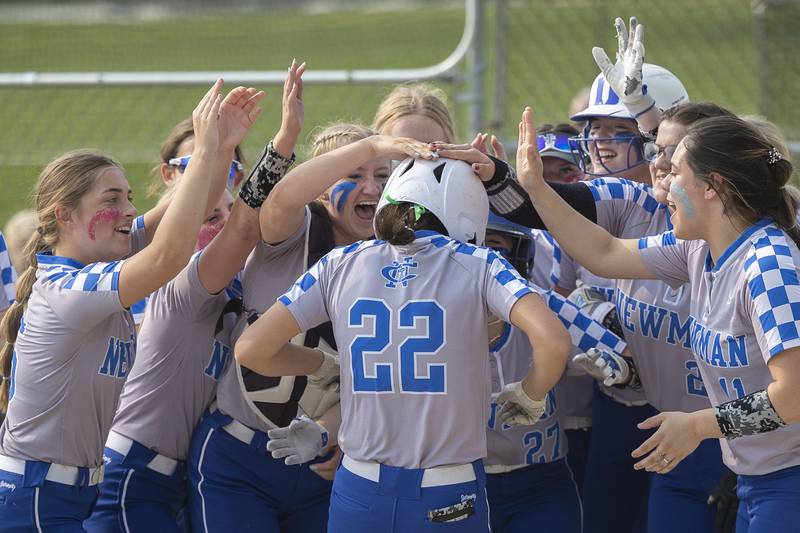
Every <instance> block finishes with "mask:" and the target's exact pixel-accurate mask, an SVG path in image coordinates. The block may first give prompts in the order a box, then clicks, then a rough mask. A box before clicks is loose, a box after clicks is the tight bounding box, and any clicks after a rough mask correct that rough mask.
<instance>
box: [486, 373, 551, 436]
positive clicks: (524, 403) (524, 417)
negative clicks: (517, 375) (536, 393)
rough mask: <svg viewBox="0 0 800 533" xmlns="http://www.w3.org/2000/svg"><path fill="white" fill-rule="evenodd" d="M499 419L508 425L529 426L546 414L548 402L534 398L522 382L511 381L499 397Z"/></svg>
mask: <svg viewBox="0 0 800 533" xmlns="http://www.w3.org/2000/svg"><path fill="white" fill-rule="evenodd" d="M497 405H499V406H500V409H499V410H498V411H497V420H498V421H500V422H501V423H503V424H505V425H507V426H520V425H525V426H529V425H531V424H535V423H536V422H537V421H538V420H539V419H540V418H542V415H543V414H544V410H545V406H546V402H545V400H544V399H542V400H533V399H531V398H530V396H528V394H527V393H526V392H525V391H524V390H523V388H522V382H521V381H517V382H515V383H509V384H508V385H506V386H505V387H504V388H503V392H501V393H500V395H499V396H498V397H497Z"/></svg>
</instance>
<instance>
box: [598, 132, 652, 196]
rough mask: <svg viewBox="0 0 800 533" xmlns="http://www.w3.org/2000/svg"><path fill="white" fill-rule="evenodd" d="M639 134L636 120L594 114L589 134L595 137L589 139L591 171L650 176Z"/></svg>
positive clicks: (637, 177)
mask: <svg viewBox="0 0 800 533" xmlns="http://www.w3.org/2000/svg"><path fill="white" fill-rule="evenodd" d="M640 136H641V134H640V133H639V128H638V127H637V125H636V121H635V120H632V119H624V118H611V117H594V118H592V119H591V122H590V124H589V132H588V137H589V138H590V139H593V140H591V141H589V142H588V143H587V148H588V152H589V157H590V158H591V162H592V171H593V172H594V173H595V174H596V175H599V176H617V177H623V178H628V179H632V180H635V181H644V180H649V179H650V178H649V175H648V169H647V167H646V165H645V161H644V160H643V159H642V157H641V141H640V140H639V139H640ZM629 167H630V168H629Z"/></svg>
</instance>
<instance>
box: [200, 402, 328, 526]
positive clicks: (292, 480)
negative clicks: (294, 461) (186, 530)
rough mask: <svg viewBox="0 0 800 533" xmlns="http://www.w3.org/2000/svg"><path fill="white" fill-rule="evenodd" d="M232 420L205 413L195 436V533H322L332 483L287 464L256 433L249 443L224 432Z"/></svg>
mask: <svg viewBox="0 0 800 533" xmlns="http://www.w3.org/2000/svg"><path fill="white" fill-rule="evenodd" d="M230 421H231V418H230V417H228V416H226V415H223V414H222V413H220V412H219V411H217V412H215V413H211V414H209V415H207V416H206V417H205V418H204V420H203V421H202V422H201V423H200V425H199V426H198V428H197V430H196V431H195V434H194V437H193V438H192V446H191V449H190V450H189V458H188V461H187V463H188V468H189V482H190V485H191V494H190V498H189V510H190V516H191V521H192V530H193V531H196V532H207V531H215V532H220V533H233V532H234V531H235V532H237V533H238V532H240V531H260V532H270V533H272V532H274V533H278V532H281V533H295V532H296V533H314V532H320V533H322V532H324V531H325V528H326V524H327V522H328V502H329V500H330V494H331V486H332V483H331V482H330V481H326V480H324V479H322V478H321V477H319V476H318V475H317V474H315V473H314V472H313V471H312V470H310V469H309V468H308V466H309V464H313V463H315V462H321V461H325V460H327V459H328V458H320V459H318V460H316V461H312V462H311V463H306V464H303V465H297V466H287V465H285V464H284V462H283V459H273V458H272V456H271V455H270V454H269V452H268V451H267V440H268V437H267V435H266V434H265V433H262V432H256V436H255V437H254V439H253V441H252V442H251V443H250V444H245V443H244V442H242V441H240V440H238V439H237V438H236V437H233V436H232V435H230V434H228V433H226V432H225V430H223V429H221V428H222V426H224V425H226V424H228V423H229V422H230Z"/></svg>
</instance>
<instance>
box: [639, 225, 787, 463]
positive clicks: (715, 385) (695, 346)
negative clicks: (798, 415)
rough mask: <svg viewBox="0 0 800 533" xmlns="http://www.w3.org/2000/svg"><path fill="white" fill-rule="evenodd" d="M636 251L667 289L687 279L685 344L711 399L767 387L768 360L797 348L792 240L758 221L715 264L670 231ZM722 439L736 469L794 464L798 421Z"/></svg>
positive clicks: (704, 250) (705, 250) (701, 247)
mask: <svg viewBox="0 0 800 533" xmlns="http://www.w3.org/2000/svg"><path fill="white" fill-rule="evenodd" d="M639 248H640V249H639V252H640V254H641V257H642V260H643V261H644V263H645V265H646V266H647V268H648V269H649V270H650V271H651V272H652V273H653V274H654V275H656V276H658V277H660V278H661V279H663V280H664V281H665V282H667V283H669V284H670V285H672V286H673V287H680V286H681V285H682V284H684V283H686V282H689V284H690V287H689V289H690V293H691V299H690V302H691V303H690V318H689V331H690V346H691V349H692V352H693V353H694V355H695V359H696V361H697V364H698V368H699V371H700V374H701V375H702V377H703V381H704V382H705V385H706V390H707V391H708V394H709V397H710V399H711V403H712V404H713V405H719V404H721V403H724V402H727V401H730V400H733V399H736V398H740V397H742V396H745V395H748V394H751V393H753V392H756V391H759V390H761V389H764V388H766V387H767V385H769V384H770V383H771V382H772V376H771V375H770V372H769V369H768V368H767V363H768V362H769V360H770V359H771V358H772V357H774V356H775V355H777V354H779V353H781V352H783V351H784V350H787V349H790V348H795V347H798V346H800V332H799V331H798V330H799V329H800V283H798V275H797V267H798V265H800V251H798V249H797V246H796V245H795V243H794V242H793V241H792V239H791V238H790V237H788V236H787V235H786V234H785V233H784V232H783V231H782V230H780V229H778V228H777V227H776V226H775V225H773V224H771V223H770V222H769V221H768V220H761V221H759V222H757V223H756V224H754V225H753V226H751V227H750V228H748V229H747V230H745V232H744V233H742V234H741V235H740V236H739V238H738V239H737V240H736V241H734V242H733V243H732V244H731V245H730V247H729V248H728V249H727V250H726V251H725V253H724V254H722V256H721V257H719V258H718V260H717V262H716V264H714V262H713V260H712V259H711V254H710V251H709V247H708V245H707V244H706V243H705V242H703V241H681V240H676V239H675V236H674V234H673V233H672V232H667V233H664V234H662V235H659V236H655V237H647V238H642V239H641V240H640V241H639ZM721 442H722V456H723V459H724V461H725V464H726V465H728V467H730V469H731V470H733V471H734V472H736V473H737V474H743V475H761V474H768V473H770V472H775V471H777V470H780V469H783V468H788V467H791V466H797V465H800V424H790V425H788V426H785V427H782V428H780V429H777V430H775V431H771V432H768V433H762V434H759V435H750V436H745V437H740V438H737V439H733V440H726V439H722V440H721Z"/></svg>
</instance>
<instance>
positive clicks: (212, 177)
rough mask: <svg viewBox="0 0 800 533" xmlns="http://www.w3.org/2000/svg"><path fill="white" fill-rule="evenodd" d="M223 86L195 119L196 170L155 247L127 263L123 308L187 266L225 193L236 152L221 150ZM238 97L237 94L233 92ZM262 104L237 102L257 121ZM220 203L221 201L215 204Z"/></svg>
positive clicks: (190, 173) (187, 179) (122, 280)
mask: <svg viewBox="0 0 800 533" xmlns="http://www.w3.org/2000/svg"><path fill="white" fill-rule="evenodd" d="M221 87H222V80H218V81H217V82H216V83H215V84H214V86H213V87H212V88H211V89H210V90H209V91H208V92H207V93H206V95H205V96H204V97H203V99H202V100H201V101H200V103H199V104H198V105H197V107H196V108H195V110H194V112H193V113H192V119H193V122H194V131H195V151H194V154H193V158H194V162H195V164H193V165H191V166H190V167H188V168H187V169H186V173H185V174H184V176H183V178H182V179H181V180H180V182H179V183H178V185H177V189H176V192H175V195H174V196H173V198H172V201H171V202H170V206H169V207H168V208H167V209H166V212H165V214H164V217H163V220H162V221H161V224H160V225H159V228H158V230H156V232H155V235H154V236H153V241H152V242H151V243H150V245H149V246H147V247H145V248H144V249H143V250H142V251H140V252H139V253H137V254H135V255H133V256H132V257H130V258H129V259H127V260H126V261H125V264H124V265H123V267H122V270H121V271H120V277H119V294H120V301H121V302H122V304H123V306H125V307H130V306H131V305H133V304H134V303H135V302H137V301H139V300H141V299H142V298H144V297H145V296H147V295H148V294H150V293H152V292H153V291H154V290H156V289H157V288H159V287H161V286H162V285H163V284H165V283H166V282H167V281H169V280H170V279H172V278H173V277H175V275H176V274H177V273H178V272H180V270H181V269H182V268H183V267H184V266H186V263H187V262H188V261H189V257H191V254H192V252H193V251H194V247H195V242H196V240H197V232H198V230H199V228H200V224H201V222H202V220H203V218H204V217H205V215H206V213H207V209H206V206H207V205H208V204H209V201H210V200H209V197H210V195H211V194H212V193H213V192H214V191H217V192H216V194H217V198H218V197H219V194H221V193H222V190H223V188H224V187H225V183H226V181H227V173H226V172H224V171H220V169H224V168H225V167H226V165H228V164H229V163H230V159H229V158H230V156H231V153H232V150H230V149H229V147H227V146H225V145H221V144H220V140H221V139H225V138H226V135H227V133H226V132H225V130H224V128H225V127H226V125H225V124H224V122H222V123H221V122H220V120H219V113H220V106H221V104H222V95H221V94H220V89H221ZM232 92H233V91H232ZM257 102H258V101H257V100H254V99H253V98H249V99H243V98H238V97H236V103H235V104H234V105H237V106H239V107H241V108H242V109H243V110H244V111H245V112H246V113H247V114H248V116H249V117H250V119H251V120H255V118H256V117H257V116H258V114H259V112H260V109H259V108H258V107H257ZM215 201H216V198H215Z"/></svg>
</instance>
